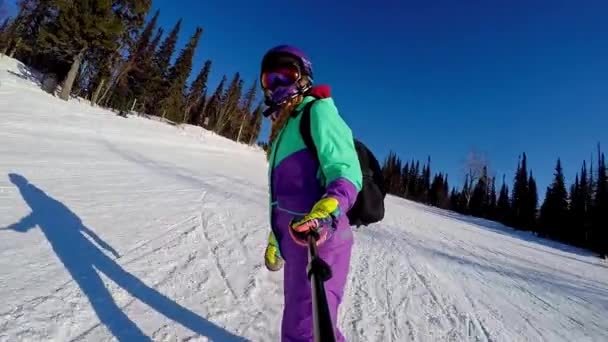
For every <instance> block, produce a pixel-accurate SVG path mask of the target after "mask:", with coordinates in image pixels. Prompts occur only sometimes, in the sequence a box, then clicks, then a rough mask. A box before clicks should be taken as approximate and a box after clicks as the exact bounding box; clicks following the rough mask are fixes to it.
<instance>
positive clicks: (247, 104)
mask: <svg viewBox="0 0 608 342" xmlns="http://www.w3.org/2000/svg"><path fill="white" fill-rule="evenodd" d="M257 87H258V80H257V79H256V80H254V81H253V82H252V83H251V87H250V88H249V90H248V91H247V92H246V93H245V97H244V98H243V104H242V105H241V107H240V109H239V111H240V112H241V113H242V114H241V117H242V119H241V124H240V127H239V129H238V133H237V135H236V141H237V142H240V141H241V137H245V136H246V135H247V130H249V129H250V125H251V122H252V120H251V106H253V103H254V102H255V97H256V92H257Z"/></svg>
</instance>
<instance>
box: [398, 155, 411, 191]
mask: <svg viewBox="0 0 608 342" xmlns="http://www.w3.org/2000/svg"><path fill="white" fill-rule="evenodd" d="M409 182H410V163H409V162H406V163H405V166H403V168H402V169H401V191H400V193H401V195H402V196H403V198H409V188H408V185H409Z"/></svg>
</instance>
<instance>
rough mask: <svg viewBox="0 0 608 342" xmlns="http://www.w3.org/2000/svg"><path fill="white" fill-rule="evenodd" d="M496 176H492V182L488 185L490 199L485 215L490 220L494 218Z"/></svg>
mask: <svg viewBox="0 0 608 342" xmlns="http://www.w3.org/2000/svg"><path fill="white" fill-rule="evenodd" d="M496 201H497V200H496V177H492V182H491V185H490V199H489V206H488V212H487V214H486V215H487V217H488V218H490V219H491V220H496V205H497V203H496Z"/></svg>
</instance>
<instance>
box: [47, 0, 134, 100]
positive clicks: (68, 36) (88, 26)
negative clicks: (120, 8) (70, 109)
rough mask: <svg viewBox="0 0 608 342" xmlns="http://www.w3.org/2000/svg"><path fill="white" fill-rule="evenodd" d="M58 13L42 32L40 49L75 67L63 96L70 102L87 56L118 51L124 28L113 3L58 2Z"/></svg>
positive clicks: (64, 87)
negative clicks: (88, 53) (76, 80)
mask: <svg viewBox="0 0 608 342" xmlns="http://www.w3.org/2000/svg"><path fill="white" fill-rule="evenodd" d="M57 13H58V14H57V18H56V20H52V21H51V22H49V23H48V24H47V25H45V26H44V27H43V28H42V29H41V30H40V34H39V36H38V38H39V41H38V47H39V48H40V49H42V50H44V51H47V52H49V53H51V54H53V55H54V57H56V58H59V59H62V60H64V61H66V62H68V63H70V64H71V66H70V70H69V72H68V74H67V76H66V78H65V80H64V82H63V87H62V90H61V93H60V95H59V97H60V98H61V99H63V100H67V99H68V98H69V96H70V93H71V91H72V86H73V84H74V80H75V79H76V76H77V74H78V70H79V69H80V64H81V62H82V61H83V59H84V57H85V55H86V53H87V52H88V51H89V50H90V49H93V48H97V49H104V50H107V51H114V50H115V49H116V47H117V44H118V38H119V36H120V35H121V33H122V31H123V24H122V22H121V21H120V19H119V18H118V17H116V15H115V14H114V11H113V10H112V3H111V2H110V1H96V0H81V1H69V2H67V1H58V2H57Z"/></svg>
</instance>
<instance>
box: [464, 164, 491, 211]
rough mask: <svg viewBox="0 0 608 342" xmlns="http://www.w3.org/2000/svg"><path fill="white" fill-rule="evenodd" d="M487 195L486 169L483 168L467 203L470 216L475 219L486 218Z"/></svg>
mask: <svg viewBox="0 0 608 342" xmlns="http://www.w3.org/2000/svg"><path fill="white" fill-rule="evenodd" d="M488 193H489V189H488V168H487V167H485V166H484V167H483V169H482V171H481V175H480V176H479V179H478V180H477V185H475V188H474V189H473V194H472V195H471V201H470V203H469V208H470V211H471V215H473V216H477V217H485V216H486V214H487V210H488V207H489V202H490V201H489V197H488Z"/></svg>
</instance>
